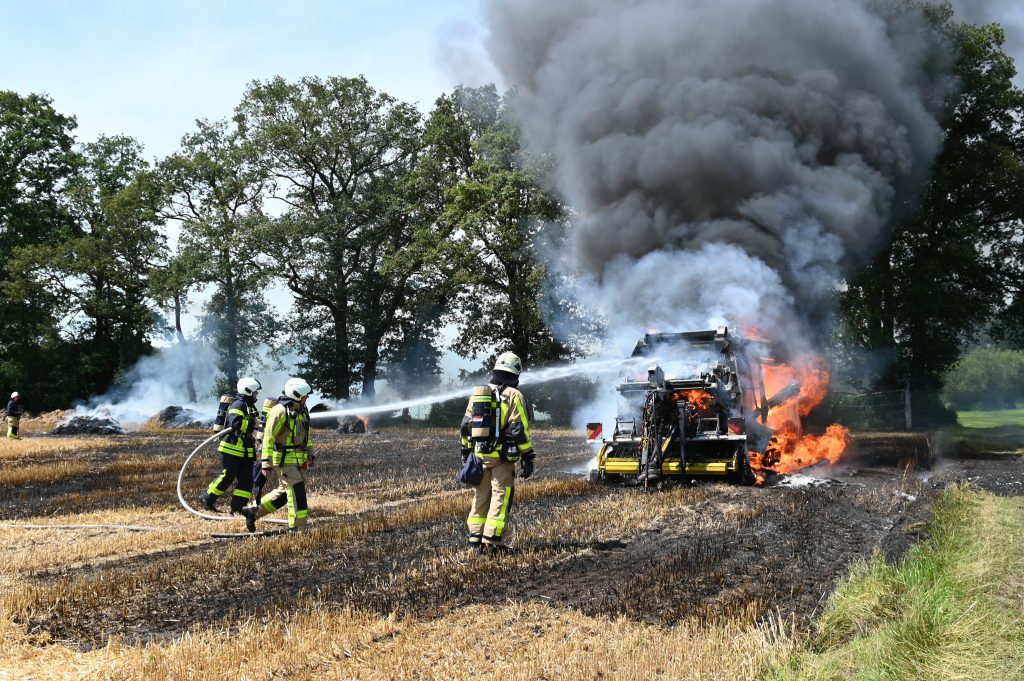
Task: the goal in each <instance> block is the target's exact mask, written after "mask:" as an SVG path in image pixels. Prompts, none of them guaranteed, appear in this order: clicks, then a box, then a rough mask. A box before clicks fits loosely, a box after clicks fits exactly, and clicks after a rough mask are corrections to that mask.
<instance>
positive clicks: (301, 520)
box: [256, 463, 309, 530]
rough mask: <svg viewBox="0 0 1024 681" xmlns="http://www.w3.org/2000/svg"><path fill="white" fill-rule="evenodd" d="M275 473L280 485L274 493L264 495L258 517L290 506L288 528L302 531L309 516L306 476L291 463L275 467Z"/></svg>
mask: <svg viewBox="0 0 1024 681" xmlns="http://www.w3.org/2000/svg"><path fill="white" fill-rule="evenodd" d="M274 471H275V472H276V473H277V479H278V481H279V483H278V485H277V487H276V488H275V489H274V491H273V492H271V493H270V494H267V495H264V497H263V503H261V504H260V505H259V507H258V508H259V510H258V511H257V513H256V517H257V518H262V517H263V516H265V515H268V514H270V513H273V512H274V511H276V510H278V509H279V508H281V507H282V506H284V505H285V504H288V527H289V528H291V529H293V530H301V529H302V528H304V527H305V526H306V517H307V516H308V515H309V510H308V509H307V507H306V476H305V474H304V473H303V472H302V470H301V469H300V468H299V467H298V466H296V465H295V464H291V463H289V464H285V465H284V466H274Z"/></svg>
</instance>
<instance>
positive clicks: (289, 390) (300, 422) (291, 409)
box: [242, 378, 314, 532]
mask: <svg viewBox="0 0 1024 681" xmlns="http://www.w3.org/2000/svg"><path fill="white" fill-rule="evenodd" d="M311 392H313V389H312V388H311V387H310V386H309V383H307V382H306V381H304V380H302V379H301V378H289V379H288V381H287V382H286V383H285V384H284V391H283V392H282V394H281V397H279V398H278V399H277V404H275V405H274V406H273V407H271V409H270V411H269V412H267V423H266V425H265V426H264V429H263V458H262V469H263V470H264V471H266V472H267V473H269V472H270V470H273V472H274V473H277V479H278V485H277V487H276V488H275V489H274V490H273V491H272V492H271V493H270V494H268V495H266V496H264V497H263V501H262V502H261V503H260V505H259V506H247V507H246V508H244V509H242V515H244V516H245V527H246V529H248V530H249V531H250V532H255V531H256V519H257V518H262V517H263V516H265V515H267V514H269V513H273V512H274V511H277V510H278V509H280V508H281V507H282V506H284V505H285V504H286V503H287V504H288V529H289V530H290V531H292V532H296V531H299V530H302V529H304V528H305V527H306V518H307V516H308V515H309V509H308V508H307V506H306V475H305V473H306V470H308V468H309V466H310V464H312V463H313V460H314V457H313V454H312V451H311V447H310V445H311V442H310V439H309V410H308V409H306V400H307V399H308V398H309V394H310V393H311ZM268 469H270V470H268Z"/></svg>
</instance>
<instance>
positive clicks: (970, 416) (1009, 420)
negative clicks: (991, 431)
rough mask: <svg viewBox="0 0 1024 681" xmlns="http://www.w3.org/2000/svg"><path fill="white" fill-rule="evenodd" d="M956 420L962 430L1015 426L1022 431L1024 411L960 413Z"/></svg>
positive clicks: (1005, 410)
mask: <svg viewBox="0 0 1024 681" xmlns="http://www.w3.org/2000/svg"><path fill="white" fill-rule="evenodd" d="M956 420H957V423H958V424H960V426H962V427H963V428H999V427H1002V426H1016V427H1018V428H1021V429H1024V409H1003V410H999V411H961V412H957V415H956Z"/></svg>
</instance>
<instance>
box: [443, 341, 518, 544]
mask: <svg viewBox="0 0 1024 681" xmlns="http://www.w3.org/2000/svg"><path fill="white" fill-rule="evenodd" d="M521 371H522V362H521V361H520V359H519V356H518V355H516V354H515V353H513V352H505V353H503V354H501V355H500V356H499V357H498V359H497V361H496V362H495V364H494V371H493V373H492V374H491V380H490V383H489V385H488V386H481V387H480V388H477V389H475V390H474V395H473V396H471V397H470V400H469V404H468V405H467V407H466V415H465V416H464V417H463V419H462V427H461V429H460V431H461V434H462V461H463V463H465V461H466V459H467V458H468V457H470V456H477V457H479V458H480V459H481V462H482V463H483V469H484V476H483V479H482V480H481V481H480V484H479V485H477V487H476V492H475V494H474V495H473V506H472V508H471V509H470V511H469V518H468V519H467V521H466V524H467V525H468V527H469V543H470V546H471V547H473V548H475V549H477V550H478V551H480V552H483V551H485V550H489V551H490V552H491V553H495V554H497V553H501V552H506V551H509V550H510V547H509V546H508V545H506V544H503V543H502V541H503V539H504V536H505V530H506V528H507V526H508V522H509V514H510V512H511V510H512V500H513V497H514V496H515V476H516V472H515V462H516V461H519V462H521V463H520V465H521V467H522V476H523V478H524V479H526V478H528V477H530V476H531V475H533V459H534V452H533V445H532V443H531V442H530V418H532V413H531V410H530V407H529V405H528V403H527V401H526V397H525V396H524V395H523V394H522V393H521V392H519V390H517V388H516V386H518V385H519V374H520V372H521ZM495 397H496V398H497V399H496V400H494V398H495ZM495 401H496V402H497V404H496V405H495V406H496V407H497V408H496V410H495V411H494V416H495V419H496V422H495V424H494V425H495V426H496V430H497V433H492V434H491V437H488V436H486V435H484V434H483V433H481V432H480V431H481V430H486V429H481V428H479V426H481V425H483V424H482V423H481V417H482V415H483V414H486V413H487V412H489V411H490V405H489V404H485V402H488V403H492V404H493V402H495ZM474 417H475V418H474Z"/></svg>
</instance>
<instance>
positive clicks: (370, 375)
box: [363, 332, 380, 398]
mask: <svg viewBox="0 0 1024 681" xmlns="http://www.w3.org/2000/svg"><path fill="white" fill-rule="evenodd" d="M379 336H380V334H379V333H377V332H374V334H373V337H370V335H369V334H368V335H367V338H366V351H365V357H364V359H363V397H366V398H373V396H374V395H376V394H377V386H376V383H377V364H378V363H379V362H380V338H379Z"/></svg>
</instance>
